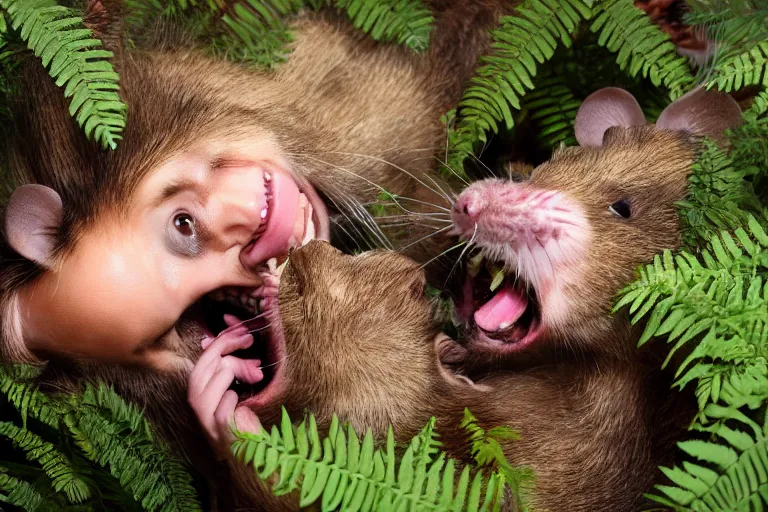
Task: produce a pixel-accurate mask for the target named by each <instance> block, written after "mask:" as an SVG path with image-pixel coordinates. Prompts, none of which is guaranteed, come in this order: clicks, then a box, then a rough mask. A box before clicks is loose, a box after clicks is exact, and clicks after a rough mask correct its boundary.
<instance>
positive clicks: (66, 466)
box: [0, 422, 91, 503]
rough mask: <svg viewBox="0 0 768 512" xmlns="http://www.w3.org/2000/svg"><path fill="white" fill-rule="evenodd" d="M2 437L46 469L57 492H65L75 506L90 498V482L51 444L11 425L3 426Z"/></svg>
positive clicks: (1, 427) (0, 430) (0, 425)
mask: <svg viewBox="0 0 768 512" xmlns="http://www.w3.org/2000/svg"><path fill="white" fill-rule="evenodd" d="M0 435H2V436H5V437H6V438H8V439H9V440H11V442H12V443H13V444H14V446H16V447H19V448H21V449H23V450H24V452H25V454H26V456H27V460H29V461H35V462H38V463H39V464H40V465H41V466H42V468H43V470H44V471H45V473H46V474H47V475H48V477H49V478H50V479H51V481H52V485H53V489H54V490H55V491H56V492H59V491H64V493H65V494H66V495H67V498H68V499H69V500H70V501H71V502H72V503H81V502H83V501H85V500H87V499H88V498H90V496H91V489H90V487H89V486H88V484H87V483H86V481H85V480H84V479H83V478H82V477H81V476H80V475H78V474H77V471H76V470H75V468H74V467H73V466H72V463H71V462H70V461H69V460H68V459H67V457H66V456H65V455H64V454H63V453H61V452H60V451H59V450H57V449H56V448H55V447H54V446H53V445H52V444H51V443H49V442H47V441H44V440H43V439H42V438H40V436H38V435H36V434H34V433H33V432H30V431H28V430H25V429H23V428H19V427H17V426H16V425H14V424H13V423H9V422H0Z"/></svg>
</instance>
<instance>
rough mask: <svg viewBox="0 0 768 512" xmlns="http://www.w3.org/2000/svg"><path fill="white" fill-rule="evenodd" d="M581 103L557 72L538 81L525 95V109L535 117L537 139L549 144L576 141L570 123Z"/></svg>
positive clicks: (572, 144)
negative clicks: (533, 88)
mask: <svg viewBox="0 0 768 512" xmlns="http://www.w3.org/2000/svg"><path fill="white" fill-rule="evenodd" d="M580 106H581V101H580V100H579V99H577V98H576V97H575V96H574V95H573V92H572V91H571V89H570V88H569V87H568V85H567V83H566V82H565V80H564V78H563V77H562V76H557V75H553V76H550V77H547V78H546V79H544V80H541V81H537V82H536V89H535V90H534V91H533V92H531V93H529V94H528V95H527V96H526V99H525V109H526V110H528V111H529V112H530V113H531V119H534V120H536V121H537V126H538V138H539V140H540V141H541V142H542V143H543V144H544V145H545V146H546V147H551V148H554V147H557V146H558V145H559V144H565V145H566V146H574V145H576V137H575V136H574V132H573V123H574V121H575V120H576V113H577V112H578V110H579V107H580Z"/></svg>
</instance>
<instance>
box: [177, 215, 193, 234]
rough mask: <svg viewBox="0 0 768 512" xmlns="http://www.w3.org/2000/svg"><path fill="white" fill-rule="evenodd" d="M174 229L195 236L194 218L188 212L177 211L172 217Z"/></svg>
mask: <svg viewBox="0 0 768 512" xmlns="http://www.w3.org/2000/svg"><path fill="white" fill-rule="evenodd" d="M173 225H174V227H175V228H176V231H178V232H179V233H181V234H182V235H184V236H195V219H193V218H192V216H191V215H189V214H188V213H179V214H177V215H176V216H174V217H173Z"/></svg>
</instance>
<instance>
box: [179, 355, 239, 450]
mask: <svg viewBox="0 0 768 512" xmlns="http://www.w3.org/2000/svg"><path fill="white" fill-rule="evenodd" d="M234 379H235V374H234V373H233V372H232V369H231V368H219V369H218V370H216V374H215V375H214V376H213V378H212V379H211V381H210V382H209V383H208V386H206V388H205V390H203V392H202V393H200V395H199V396H198V397H197V398H196V399H194V400H190V404H191V405H192V406H193V409H194V410H195V413H196V414H197V416H198V417H199V418H201V422H202V423H203V425H204V426H205V427H206V429H208V430H210V431H211V432H210V433H211V434H212V435H217V433H216V431H215V422H214V419H213V415H214V413H215V412H216V409H217V408H218V407H219V404H220V403H221V399H222V397H223V396H224V393H226V392H227V390H228V389H229V386H230V385H231V384H232V381H233V380H234Z"/></svg>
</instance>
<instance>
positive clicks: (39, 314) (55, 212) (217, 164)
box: [0, 3, 492, 371]
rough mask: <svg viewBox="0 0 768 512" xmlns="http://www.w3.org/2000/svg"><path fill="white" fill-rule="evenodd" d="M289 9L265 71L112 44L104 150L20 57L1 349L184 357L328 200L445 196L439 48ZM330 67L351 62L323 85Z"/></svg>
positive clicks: (161, 365)
mask: <svg viewBox="0 0 768 512" xmlns="http://www.w3.org/2000/svg"><path fill="white" fill-rule="evenodd" d="M99 5H101V4H100V3H99ZM441 8H443V9H449V8H450V6H449V5H446V6H442V7H441ZM478 9H479V7H478ZM107 14H109V13H107ZM491 19H492V18H491ZM295 28H296V30H297V32H298V34H299V37H298V38H297V41H296V43H295V44H294V47H293V49H292V50H293V51H292V54H291V58H290V59H289V61H288V62H287V63H286V64H285V65H284V66H282V67H280V68H279V69H278V70H277V71H276V72H274V73H271V74H260V73H254V72H250V71H246V70H243V69H240V68H238V67H235V66H232V65H229V64H226V63H223V62H216V61H214V60H212V59H210V58H208V57H204V56H202V55H200V54H198V53H196V52H194V51H191V50H188V49H185V48H178V47H173V46H172V47H171V48H170V49H162V50H158V49H156V48H153V47H150V48H149V49H140V50H131V51H128V50H126V49H122V48H121V49H120V51H119V52H117V55H118V57H116V58H115V65H116V66H117V68H118V70H119V71H120V73H121V92H120V94H121V95H122V98H123V99H124V101H125V102H126V103H127V104H128V105H129V108H130V114H129V122H128V125H127V127H126V129H125V132H124V133H123V139H122V140H121V141H120V144H119V146H118V148H117V149H116V150H115V151H110V152H104V151H101V150H99V149H98V148H97V147H96V146H95V144H93V143H91V142H88V141H87V140H86V138H85V136H84V135H83V134H82V132H81V130H79V128H78V127H77V126H76V125H75V123H74V122H73V120H72V119H71V117H70V116H69V114H68V112H67V109H66V104H65V100H64V98H63V95H62V94H61V91H60V90H58V89H57V88H56V87H55V86H54V85H53V83H52V81H51V80H50V77H48V76H46V75H45V72H44V70H43V69H42V68H41V67H40V66H39V63H37V62H34V61H30V62H27V63H26V65H25V69H24V70H23V73H22V75H23V77H24V80H25V82H24V83H25V84H26V89H28V90H35V91H36V93H35V95H32V96H29V97H25V98H22V99H21V100H20V101H19V104H18V105H17V106H16V109H15V112H16V113H15V117H14V126H13V127H12V129H11V131H10V133H9V138H10V139H11V143H10V149H11V151H10V154H9V158H8V164H9V167H10V168H11V169H12V170H13V174H14V175H13V180H12V183H11V186H12V187H15V188H16V190H15V192H14V194H13V196H12V197H11V199H10V201H9V202H8V203H7V205H6V207H5V224H4V226H5V229H4V240H3V242H4V244H3V245H4V258H3V264H2V269H0V272H2V282H3V284H2V287H3V294H2V302H3V304H2V314H3V326H4V335H3V337H4V340H5V341H4V343H3V344H2V345H3V346H2V353H3V357H4V359H5V360H15V361H40V360H43V359H50V358H52V357H61V356H64V357H67V358H70V359H83V360H100V361H105V362H117V363H125V364H135V365H144V366H149V367H152V368H155V369H159V370H163V371H167V370H175V369H180V368H181V369H184V370H188V369H189V368H190V367H191V361H190V360H189V359H188V358H186V357H183V358H180V357H177V356H178V354H179V353H180V352H181V351H180V350H179V347H180V345H181V344H184V343H187V341H185V340H184V339H183V336H181V333H184V332H193V331H194V330H195V329H196V330H197V331H198V334H197V336H201V335H203V334H204V333H205V332H206V330H216V329H215V328H213V326H210V325H206V322H205V321H201V320H204V318H203V317H201V313H205V312H206V311H204V310H207V309H208V307H207V306H209V305H210V302H211V301H210V300H209V299H213V301H214V302H221V300H220V299H221V298H222V297H224V296H232V295H237V296H238V297H240V298H241V301H240V302H241V305H245V306H247V307H248V309H249V310H251V312H252V313H253V314H254V315H257V314H259V303H260V302H261V300H262V299H264V298H265V297H267V296H268V295H269V294H270V293H271V291H270V287H269V285H268V284H267V283H268V281H267V276H271V277H272V278H274V277H276V275H277V273H278V269H279V268H280V265H281V263H282V262H283V261H284V260H285V257H286V255H287V253H288V252H289V250H290V249H292V248H295V247H298V246H300V245H301V244H302V243H303V242H305V241H306V240H309V239H312V238H320V239H324V240H327V239H329V234H330V221H329V214H328V210H329V208H330V209H331V210H333V211H337V212H338V211H341V212H342V213H346V214H347V215H349V216H352V217H355V216H357V217H359V216H361V215H362V214H361V212H363V211H364V210H363V209H362V207H361V206H360V205H361V203H366V202H371V201H373V200H375V198H376V196H377V195H378V193H379V192H380V190H381V189H382V188H383V189H386V190H388V191H391V192H393V193H395V194H398V195H399V196H402V197H410V198H412V199H414V202H415V204H422V203H432V202H434V201H435V200H436V199H439V197H436V196H435V195H434V193H433V192H432V191H430V190H427V189H425V188H424V187H422V186H421V185H420V182H421V181H422V180H421V179H419V178H418V176H425V175H426V174H429V173H430V172H431V168H432V166H433V164H434V161H433V160H432V156H433V155H434V153H435V151H436V150H437V148H439V147H440V145H441V142H442V137H443V134H442V131H443V128H442V127H441V125H440V121H439V117H440V115H441V114H442V112H443V111H444V110H445V109H446V108H447V107H448V105H449V103H450V101H453V100H452V99H450V98H451V94H455V91H456V89H457V87H456V82H459V83H460V82H461V81H462V80H463V79H464V78H462V77H460V76H453V72H454V71H455V70H453V69H452V68H451V72H450V73H448V72H443V71H440V69H439V65H438V64H439V58H440V57H439V54H438V53H434V52H433V53H430V54H429V55H426V56H417V55H415V54H411V53H409V51H408V50H405V49H402V48H394V47H389V46H386V45H380V44H375V43H373V42H372V41H368V40H365V39H363V38H362V37H360V36H359V35H358V34H356V33H355V32H354V30H353V29H351V28H350V27H349V26H346V25H344V24H342V23H340V22H339V21H338V20H336V19H334V18H333V17H328V16H322V15H306V16H303V17H300V19H298V20H297V21H296V22H295ZM468 30H470V29H468ZM471 30H473V31H474V30H477V31H482V30H483V26H478V27H476V28H475V27H472V28H471ZM435 41H436V44H437V45H438V46H439V45H440V44H444V45H447V44H458V43H452V42H451V41H448V40H447V39H446V38H445V37H443V38H442V39H441V37H440V36H439V35H438V36H437V37H436V39H435ZM441 41H442V42H441ZM480 47H481V44H480V43H477V42H476V41H475V42H473V43H472V47H471V48H467V53H468V56H467V57H466V58H467V60H468V61H471V60H472V55H477V54H478V53H479V52H480V51H481V50H480ZM452 54H454V55H455V52H453V53H452ZM467 69H470V66H467ZM334 76H335V77H346V78H345V79H344V80H338V81H337V82H338V83H337V86H338V87H336V88H335V89H333V90H329V89H328V87H327V84H328V80H329V79H330V78H332V77H334ZM446 76H451V77H452V79H451V80H448V79H447V78H446V79H444V78H445V77H446ZM334 83H336V82H334ZM448 90H450V91H454V92H450V93H449V92H446V91H448ZM29 141H36V142H35V143H34V144H30V142H29ZM403 170H406V171H403ZM426 179H427V178H424V180H426ZM436 181H439V179H438V178H437V176H430V177H429V179H428V182H429V183H434V182H436ZM419 229H420V228H418V227H416V225H414V227H413V232H414V237H417V238H420V237H421V234H420V231H419ZM413 250H416V247H414V249H413ZM422 256H423V255H422ZM219 316H220V315H219ZM215 321H216V322H218V323H219V324H220V322H221V320H220V317H219V318H217V319H216V320H215ZM189 326H193V327H195V329H192V330H188V329H187V327H189ZM174 354H176V355H174Z"/></svg>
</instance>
